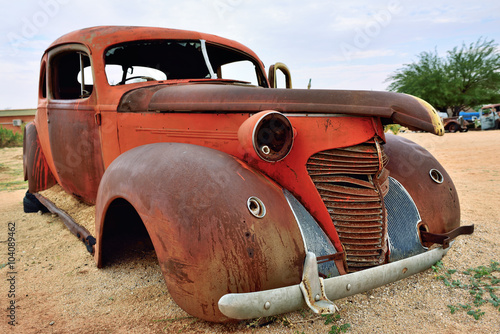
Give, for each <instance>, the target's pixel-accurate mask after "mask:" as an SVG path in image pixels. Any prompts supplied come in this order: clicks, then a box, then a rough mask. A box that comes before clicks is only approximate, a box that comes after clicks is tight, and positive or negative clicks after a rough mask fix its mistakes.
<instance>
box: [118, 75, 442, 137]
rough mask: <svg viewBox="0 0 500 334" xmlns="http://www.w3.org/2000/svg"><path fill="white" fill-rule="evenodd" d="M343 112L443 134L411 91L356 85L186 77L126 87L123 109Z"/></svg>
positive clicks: (425, 105)
mask: <svg viewBox="0 0 500 334" xmlns="http://www.w3.org/2000/svg"><path fill="white" fill-rule="evenodd" d="M263 110H276V111H280V112H283V113H292V114H293V113H300V114H344V115H355V116H370V117H380V118H383V119H386V120H385V121H384V123H397V124H401V125H403V126H406V127H408V128H410V129H413V130H422V131H427V132H431V133H434V134H436V135H443V134H444V128H443V124H442V122H441V120H440V117H439V115H438V114H437V112H436V110H435V109H434V108H433V107H432V106H431V105H430V104H429V103H427V102H425V101H423V100H421V99H419V98H417V97H414V96H411V95H406V94H400V93H393V92H374V91H355V90H320V89H314V90H308V89H272V88H259V87H248V86H243V85H236V84H231V85H228V84H214V83H187V84H177V85H155V86H148V87H141V88H138V89H134V90H132V91H129V92H127V93H125V94H124V95H123V97H122V99H121V101H120V104H119V105H118V112H151V111H154V112H216V113H242V112H244V113H257V112H259V111H263Z"/></svg>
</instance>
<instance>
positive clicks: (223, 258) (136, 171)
mask: <svg viewBox="0 0 500 334" xmlns="http://www.w3.org/2000/svg"><path fill="white" fill-rule="evenodd" d="M252 196H254V197H257V198H259V199H260V200H261V201H262V203H264V205H265V207H266V214H265V216H264V217H257V216H255V215H253V214H252V213H251V209H250V208H249V204H248V200H249V199H250V198H251V197H252ZM125 203H127V204H125ZM117 205H126V206H131V207H133V208H134V210H135V211H136V212H137V214H138V216H139V217H140V219H141V221H142V222H143V224H144V226H145V228H146V229H147V231H148V233H149V236H150V238H151V241H152V243H153V245H154V248H155V252H156V255H157V257H158V261H159V263H160V267H161V269H162V272H163V276H164V278H165V281H166V283H167V287H168V290H169V292H170V295H171V296H172V298H173V299H174V300H175V302H176V303H177V304H178V305H179V306H180V307H181V308H183V309H184V310H185V311H186V312H188V313H190V314H192V315H194V316H196V317H199V318H202V319H205V320H209V321H216V322H223V321H227V320H228V319H227V318H226V317H225V316H224V315H223V314H222V313H221V312H220V310H219V309H218V300H219V298H220V297H221V296H222V295H224V294H226V293H229V292H243V291H246V292H251V291H259V290H266V289H272V288H276V287H282V286H287V285H292V284H298V283H299V282H300V280H301V275H302V268H303V261H304V258H305V249H304V241H303V239H302V235H301V232H300V229H299V227H298V225H297V223H296V220H295V217H294V215H293V212H292V211H291V209H290V206H289V204H288V202H287V199H286V198H285V196H284V193H283V189H282V188H281V187H280V186H278V185H277V184H275V183H274V182H273V181H272V180H270V179H268V178H267V177H266V176H264V175H263V174H261V173H259V172H257V171H255V170H253V169H251V168H250V167H248V166H246V165H245V164H244V163H243V162H242V161H240V160H238V159H236V158H234V157H233V156H230V155H228V154H226V153H222V152H220V151H216V150H213V149H209V148H206V147H201V146H196V145H190V144H179V143H157V144H150V145H144V146H140V147H137V148H134V149H132V150H130V151H127V152H125V153H124V154H122V155H121V156H119V157H118V158H117V159H115V161H113V163H112V164H111V165H110V166H109V167H108V169H107V170H106V172H105V173H104V176H103V178H102V180H101V184H100V186H99V191H98V196H97V203H96V239H97V245H96V253H95V258H96V261H97V263H98V266H102V264H103V263H102V255H103V240H104V239H103V236H104V235H105V233H106V232H105V231H106V229H107V227H106V225H107V224H108V223H109V220H108V218H109V217H108V216H107V215H108V212H109V210H110V209H111V210H113V208H115V207H116V206H117ZM110 226H111V225H110Z"/></svg>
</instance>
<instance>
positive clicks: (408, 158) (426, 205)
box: [384, 134, 460, 234]
mask: <svg viewBox="0 0 500 334" xmlns="http://www.w3.org/2000/svg"><path fill="white" fill-rule="evenodd" d="M384 150H385V153H386V154H387V155H388V157H389V164H388V165H387V169H388V170H389V172H390V176H391V177H393V178H394V179H396V180H397V181H398V182H399V183H401V184H402V186H403V187H404V188H405V189H406V191H408V193H409V194H410V196H411V198H412V199H413V201H414V202H415V205H416V207H417V208H418V211H419V214H420V217H421V220H422V226H421V227H420V228H421V229H422V230H427V231H428V232H431V233H437V234H439V233H447V232H449V231H452V230H453V229H455V228H457V227H459V226H460V203H459V200H458V194H457V190H456V188H455V185H454V184H453V181H452V179H451V177H450V176H449V175H448V173H447V172H446V170H445V169H444V167H443V166H442V165H441V164H440V163H439V162H438V161H437V160H436V159H435V158H434V157H433V156H432V154H431V153H430V152H429V151H427V150H426V149H425V148H423V147H422V146H420V145H418V144H416V143H414V142H412V141H411V140H409V139H406V138H403V137H401V136H395V135H390V134H388V135H387V136H386V144H385V145H384ZM436 179H437V180H436ZM438 181H440V182H438Z"/></svg>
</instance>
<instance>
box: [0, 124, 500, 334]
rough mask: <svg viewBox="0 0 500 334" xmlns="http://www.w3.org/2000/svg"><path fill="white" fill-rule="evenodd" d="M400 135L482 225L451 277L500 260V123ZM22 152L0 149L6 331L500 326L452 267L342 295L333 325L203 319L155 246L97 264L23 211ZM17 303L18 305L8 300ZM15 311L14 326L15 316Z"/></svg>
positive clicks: (48, 223) (459, 250)
mask: <svg viewBox="0 0 500 334" xmlns="http://www.w3.org/2000/svg"><path fill="white" fill-rule="evenodd" d="M402 135H403V136H405V137H407V138H409V139H411V140H413V141H415V142H417V143H419V144H421V145H422V146H424V147H426V148H427V149H428V150H429V151H430V152H431V153H432V154H433V155H434V156H436V157H437V158H438V160H439V161H440V162H441V164H442V165H443V166H444V167H445V168H446V170H447V171H448V173H449V174H450V175H451V177H452V178H453V181H454V183H455V185H456V187H457V189H458V192H459V196H460V202H461V209H462V224H475V227H476V229H475V232H474V234H473V235H472V236H462V237H459V238H458V239H457V241H456V242H455V244H454V245H453V247H452V248H451V250H450V251H449V252H448V254H447V256H446V257H445V258H444V259H443V261H442V262H443V264H444V266H445V268H446V269H456V270H457V273H455V274H453V278H452V279H454V280H455V279H456V280H462V281H463V282H464V283H467V282H468V281H467V280H468V276H465V275H462V274H459V273H460V272H463V271H464V270H466V269H468V268H471V267H474V268H475V267H477V266H480V265H484V266H488V265H490V261H491V260H495V261H498V262H500V205H499V204H498V203H497V201H498V199H499V198H500V190H499V189H500V170H499V166H500V157H499V153H500V131H498V130H495V131H486V132H481V131H474V132H472V131H471V132H468V133H454V134H446V135H445V136H444V137H437V136H433V135H431V134H424V133H407V134H402ZM21 155H22V150H21V149H19V148H14V149H12V148H8V149H0V189H1V190H2V191H1V192H0V277H1V281H0V305H1V309H0V315H1V316H0V333H214V332H217V333H254V332H255V333H328V332H329V331H330V330H332V326H341V325H344V326H347V325H349V326H350V328H349V329H347V333H429V332H431V333H450V334H451V333H500V310H499V307H498V306H497V307H496V308H495V307H494V306H493V305H492V304H491V303H487V304H484V305H481V306H479V307H476V306H474V305H473V303H472V301H473V298H472V297H471V295H470V294H469V291H468V289H460V288H452V287H447V286H445V285H444V284H443V281H442V280H438V279H436V276H438V275H440V274H442V273H443V272H444V270H441V271H440V272H439V273H435V272H434V271H433V270H427V271H425V272H423V273H420V274H417V275H414V276H412V277H410V278H408V279H405V280H402V281H399V282H396V283H393V284H390V285H387V286H384V287H380V288H377V289H374V290H372V291H369V292H367V293H363V294H359V295H356V296H353V297H349V298H345V299H343V300H339V301H337V302H336V303H337V305H338V306H339V308H340V319H339V320H337V321H336V322H334V323H330V324H328V325H325V318H321V317H318V316H316V315H314V314H313V313H312V312H310V311H308V310H302V311H297V312H293V313H289V314H285V315H283V316H278V317H275V318H273V319H267V320H269V321H268V323H267V324H266V323H265V322H264V325H263V326H260V327H251V325H252V324H253V323H254V322H252V321H246V322H240V323H236V324H226V325H220V324H212V323H208V322H205V321H202V320H198V319H196V318H193V317H190V316H189V315H188V314H186V313H185V312H184V311H182V310H181V309H180V308H179V307H178V306H177V305H176V304H175V303H174V302H173V300H172V299H171V298H170V296H169V294H168V291H167V289H166V285H165V283H164V280H163V277H162V275H161V272H160V268H159V266H158V264H157V262H156V258H155V256H154V252H153V251H151V250H149V249H144V248H142V249H139V250H138V251H136V252H132V251H130V252H127V253H124V254H123V255H122V256H121V257H119V258H118V259H116V260H115V262H114V263H113V265H111V266H108V267H105V268H103V269H97V268H96V266H95V263H94V260H93V258H92V257H91V256H90V254H89V253H88V252H87V251H86V249H85V247H84V246H83V244H82V243H80V242H79V241H78V240H77V239H76V238H75V237H74V236H73V235H71V234H70V233H69V231H68V230H67V229H66V228H65V226H64V225H63V223H62V222H61V221H60V220H59V218H58V217H56V216H53V215H51V214H44V215H39V214H25V213H23V210H22V199H23V196H24V193H25V191H26V184H25V183H23V182H22V167H21V163H22V156H21ZM9 228H11V231H10V233H11V234H10V236H11V237H12V236H13V237H15V246H14V252H15V254H11V255H14V257H13V258H14V261H12V258H11V259H10V261H9V253H8V246H9V243H8V238H9ZM11 250H12V249H11ZM496 275H497V277H498V276H500V273H498V272H497V273H496ZM450 281H451V279H450ZM12 294H15V296H13V295H12ZM497 295H500V293H499V292H497ZM12 302H14V306H15V310H14V312H12V311H11V310H9V309H8V307H10V308H11V309H12V307H11V306H10V305H11V303H12ZM458 304H462V305H464V306H465V305H470V306H472V310H476V309H477V308H480V309H481V312H484V315H482V316H481V317H480V319H479V320H475V319H474V317H473V316H471V315H468V314H467V310H465V311H464V310H460V309H459V310H457V311H456V312H455V313H454V314H451V311H450V308H449V307H448V306H447V305H458ZM459 308H460V307H459ZM12 314H14V315H15V322H14V324H15V326H12V325H10V324H9V321H11V319H10V318H9V316H10V315H12ZM262 323H263V321H261V322H260V324H262ZM333 332H334V331H332V333H333Z"/></svg>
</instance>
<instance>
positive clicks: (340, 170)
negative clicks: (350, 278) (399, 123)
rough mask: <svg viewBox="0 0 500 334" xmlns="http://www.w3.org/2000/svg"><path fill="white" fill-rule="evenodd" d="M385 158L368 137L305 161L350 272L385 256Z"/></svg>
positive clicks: (363, 267) (370, 265)
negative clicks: (340, 244)
mask: <svg viewBox="0 0 500 334" xmlns="http://www.w3.org/2000/svg"><path fill="white" fill-rule="evenodd" d="M387 160H388V159H387V156H386V155H385V154H384V152H383V149H382V147H381V146H380V145H379V144H378V142H377V141H376V140H371V141H368V142H366V143H363V144H360V145H356V146H352V147H346V148H338V149H332V150H327V151H322V152H319V153H316V154H314V155H313V156H311V157H310V158H309V160H308V162H307V171H308V173H309V176H310V177H311V180H312V181H313V183H314V184H315V186H316V189H317V190H318V192H319V194H320V196H321V199H322V200H323V203H324V204H325V206H326V208H327V210H328V212H329V213H330V217H331V218H332V221H333V223H334V225H335V227H336V229H337V233H338V235H339V238H340V241H341V242H342V244H343V246H344V249H345V252H346V260H347V265H348V270H349V272H353V271H359V270H363V269H367V268H370V267H373V266H377V265H380V264H382V263H384V262H385V259H386V253H387V224H386V213H385V208H384V204H383V196H384V195H385V194H386V193H387V191H388V189H389V187H388V185H389V183H388V177H389V172H388V170H387V169H385V168H384V166H385V165H386V163H387Z"/></svg>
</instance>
